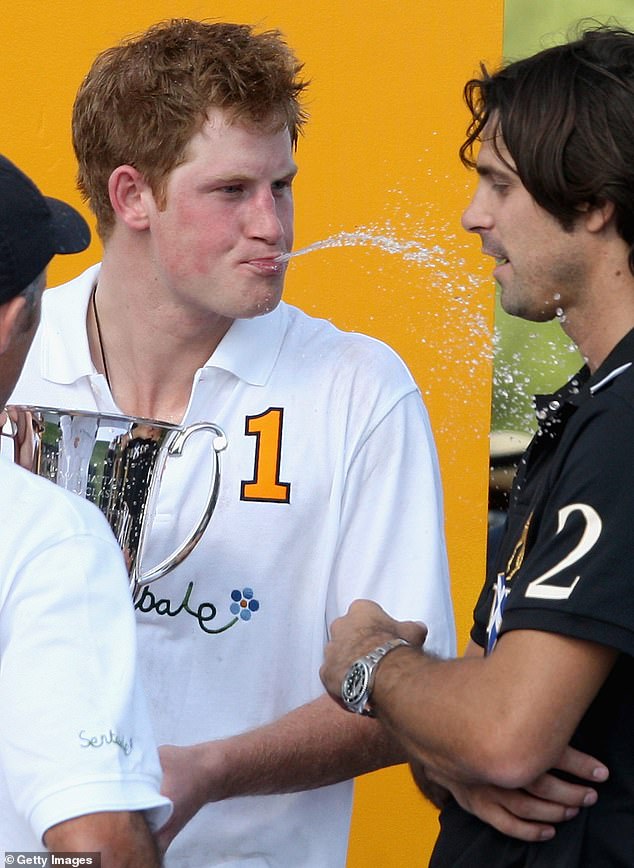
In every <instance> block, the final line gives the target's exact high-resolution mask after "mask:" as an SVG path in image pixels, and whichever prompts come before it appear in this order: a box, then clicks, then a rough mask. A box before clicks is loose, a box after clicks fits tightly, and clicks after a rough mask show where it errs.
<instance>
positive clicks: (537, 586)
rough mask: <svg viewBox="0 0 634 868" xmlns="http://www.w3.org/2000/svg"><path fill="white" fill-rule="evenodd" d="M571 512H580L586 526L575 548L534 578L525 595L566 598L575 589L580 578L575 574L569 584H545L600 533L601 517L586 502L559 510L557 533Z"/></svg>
mask: <svg viewBox="0 0 634 868" xmlns="http://www.w3.org/2000/svg"><path fill="white" fill-rule="evenodd" d="M573 512H580V513H581V514H582V516H583V518H584V520H585V523H586V526H585V529H584V531H583V535H582V537H581V539H580V540H579V542H578V544H577V545H576V546H575V548H574V549H573V550H572V551H571V552H570V554H568V555H566V557H565V558H562V560H560V561H559V563H558V564H555V566H554V567H552V568H551V569H550V570H548V572H546V573H544V574H543V575H542V576H540V577H539V578H538V579H534V580H533V581H532V582H531V583H530V585H529V586H528V588H527V589H526V596H527V597H531V598H532V599H537V600H567V599H568V598H569V597H570V595H571V594H572V592H573V591H574V589H575V585H576V584H577V582H578V581H579V579H580V576H577V577H576V578H575V579H574V580H573V581H572V583H571V584H570V585H547V584H545V583H546V582H547V581H548V579H550V578H552V577H553V576H556V575H557V573H560V572H561V571H562V570H565V569H566V568H567V567H570V566H572V565H573V564H574V563H576V562H577V561H578V560H580V559H581V558H582V557H583V556H584V555H585V554H587V553H588V552H589V551H590V549H591V548H592V547H593V546H594V544H595V543H596V541H597V540H598V539H599V537H600V535H601V528H602V524H601V518H600V517H599V514H598V513H597V511H596V510H595V509H593V508H592V507H591V506H588V504H587V503H572V504H570V506H565V507H564V508H563V509H560V510H559V526H558V528H557V533H561V531H562V530H563V528H564V526H565V524H566V522H567V521H568V516H569V515H571V514H572V513H573Z"/></svg>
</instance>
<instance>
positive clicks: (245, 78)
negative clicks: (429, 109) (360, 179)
mask: <svg viewBox="0 0 634 868" xmlns="http://www.w3.org/2000/svg"><path fill="white" fill-rule="evenodd" d="M300 69H301V65H300V64H299V63H298V61H297V59H296V58H295V56H294V55H293V53H292V52H291V50H290V49H289V47H288V46H287V45H286V43H285V42H284V40H283V39H282V37H281V35H280V34H279V33H278V32H276V31H272V32H264V33H258V32H256V31H255V30H253V28H251V27H248V26H246V25H238V24H224V23H204V22H197V21H191V20H176V21H169V22H166V23H163V24H159V25H156V26H154V27H152V28H150V29H149V30H148V31H147V32H146V33H143V34H141V35H140V36H137V37H134V38H132V39H129V40H126V41H125V42H123V43H122V44H121V45H118V46H115V47H114V48H112V49H110V50H108V51H106V52H105V53H104V54H102V55H101V56H100V57H98V58H97V60H96V61H95V63H94V65H93V67H92V69H91V70H90V71H89V73H88V75H87V76H86V79H85V81H84V82H83V84H82V85H81V87H80V90H79V93H78V95H77V100H76V104H75V108H74V112H73V135H74V144H75V149H76V153H77V157H78V161H79V180H80V186H81V188H82V190H83V191H84V193H85V194H86V196H87V197H88V198H89V200H90V204H91V207H92V208H93V209H94V211H95V213H96V215H97V221H98V227H99V232H100V234H101V236H102V239H103V242H104V256H103V262H102V264H101V265H100V266H97V267H94V268H92V269H90V270H89V271H88V272H86V273H85V274H84V275H82V276H80V277H79V278H78V279H77V280H75V281H72V282H71V283H70V284H67V285H66V286H64V287H59V288H58V289H54V290H52V291H50V292H48V293H47V297H46V299H45V304H44V311H43V326H42V328H41V329H40V332H39V333H38V336H37V337H36V342H35V344H34V350H33V352H32V353H31V355H30V357H29V360H28V362H27V367H26V372H25V375H24V377H23V379H22V380H21V382H20V384H19V385H18V388H17V390H16V393H15V400H16V403H45V404H49V405H50V404H53V405H56V406H59V407H68V406H71V407H73V408H76V409H79V410H81V409H85V410H94V409H99V410H103V411H106V412H107V411H114V412H116V411H123V412H124V413H127V414H130V415H134V416H144V417H149V418H151V419H152V418H154V419H160V420H166V421H177V422H179V423H180V422H183V423H194V422H197V421H205V420H207V421H212V422H215V423H218V424H219V425H220V426H221V427H222V428H223V430H224V431H225V432H226V434H227V442H228V446H227V449H226V452H225V453H223V465H222V474H221V475H222V479H221V484H220V493H219V499H218V505H217V507H216V510H215V513H214V516H213V518H212V520H211V523H210V525H209V528H208V529H207V531H206V532H205V535H204V537H203V538H202V540H201V541H200V542H199V544H198V546H197V548H196V549H195V550H194V551H193V552H192V553H191V554H190V555H189V557H188V558H187V559H186V560H185V561H184V562H183V564H182V565H180V566H178V567H176V569H175V570H174V571H172V572H171V573H170V574H169V575H168V576H166V577H165V578H164V579H161V580H160V581H158V582H156V583H154V584H152V585H149V586H146V587H145V588H143V589H142V590H141V592H140V593H139V594H138V595H137V598H136V601H135V602H136V609H137V614H138V623H139V630H140V633H139V646H140V660H141V666H142V670H143V675H144V681H145V684H146V686H147V689H148V692H149V695H150V703H151V712H152V717H153V722H154V727H155V732H156V735H157V737H158V739H159V742H160V743H161V744H163V745H164V746H163V747H162V748H161V760H162V763H163V768H164V772H165V783H164V791H165V792H166V793H167V794H168V795H170V796H171V797H172V798H173V800H174V803H175V811H174V816H173V819H172V820H171V821H170V823H169V825H168V826H167V827H166V828H165V829H164V830H163V831H162V833H161V837H160V840H161V844H162V846H163V847H166V846H167V845H168V844H169V843H170V841H171V839H172V838H174V836H175V835H177V833H178V832H179V831H180V829H182V828H183V826H185V825H186V824H187V825H186V828H184V830H183V832H182V833H181V834H178V835H177V837H175V839H174V842H173V844H172V845H171V846H170V847H169V850H168V851H167V854H166V859H167V864H168V865H170V866H172V865H179V866H183V868H185V866H186V868H207V866H208V865H211V864H214V865H224V866H245V868H246V866H249V868H259V866H262V868H264V866H270V865H276V866H280V868H287V866H293V868H300V866H305V868H325V866H328V868H338V866H339V868H342V866H344V865H345V861H346V851H347V839H348V827H349V821H350V809H351V800H352V782H351V780H350V779H351V778H352V777H353V776H355V775H358V774H361V773H363V772H366V771H369V770H372V769H376V768H379V767H381V766H383V765H387V764H390V763H394V762H400V761H402V760H403V759H404V753H403V751H402V748H401V747H400V746H399V745H397V744H396V743H395V742H394V741H393V739H392V738H391V737H389V736H388V735H387V734H386V732H385V730H384V729H383V727H382V726H381V725H380V724H378V723H377V722H376V721H371V720H363V719H356V720H355V719H354V718H352V717H351V716H350V715H347V714H346V713H345V712H343V711H342V710H341V709H340V708H339V707H338V706H337V705H335V704H334V703H333V702H332V701H331V700H330V698H329V697H328V696H327V695H326V694H325V693H324V690H323V687H322V685H321V683H320V681H319V673H318V669H319V662H320V660H321V657H322V654H323V648H324V645H325V642H326V640H327V638H328V633H327V625H328V623H329V622H330V621H332V620H333V618H334V617H336V616H337V615H339V614H343V612H345V611H346V609H347V607H348V605H349V603H350V602H351V601H352V600H353V599H354V598H355V597H359V596H364V597H369V598H371V599H376V600H377V601H378V602H380V603H381V604H382V605H384V606H386V607H387V608H389V609H390V611H392V612H395V613H399V614H400V615H402V616H405V613H406V612H409V611H415V612H416V613H417V617H420V618H424V619H426V620H428V622H429V624H430V641H431V643H432V645H433V647H434V649H435V650H436V651H437V652H438V653H439V654H444V655H448V654H451V653H452V650H453V618H452V611H451V600H450V594H449V585H448V581H447V567H446V556H445V551H444V532H443V516H442V504H441V491H440V478H439V473H438V465H437V459H436V454H435V448H434V443H433V438H432V434H431V428H430V425H429V420H428V417H427V414H426V411H425V408H424V406H423V403H422V400H421V396H420V393H419V390H418V388H417V386H416V384H415V383H414V381H413V379H412V377H411V375H410V374H409V372H408V371H407V370H406V368H405V366H404V365H403V363H402V362H401V360H400V359H399V358H398V357H397V356H396V355H395V354H394V353H393V352H392V350H390V349H389V348H388V347H386V346H385V345H384V344H382V343H380V342H379V341H375V340H372V339H370V338H368V337H365V336H363V335H357V334H345V333H343V332H340V331H339V330H338V329H336V328H335V327H334V326H332V325H331V324H330V323H327V322H325V321H322V320H318V319H315V318H312V317H309V316H307V315H305V314H304V313H303V312H301V311H299V310H297V309H296V308H294V307H292V306H290V305H287V304H284V303H282V302H280V297H281V294H282V288H283V283H284V275H285V270H286V263H285V262H283V261H282V260H281V259H280V255H283V254H285V253H287V252H289V251H290V249H291V247H292V243H293V194H292V183H293V178H294V176H295V173H296V165H295V161H294V159H293V152H294V148H295V145H296V142H297V138H298V135H299V132H300V130H301V128H302V125H303V122H304V120H305V114H304V110H303V108H302V107H301V104H300V101H299V97H300V95H301V94H302V92H303V90H304V88H305V83H304V82H303V81H302V80H301V78H300V77H299V73H300ZM201 439H202V438H201ZM205 448H206V444H205V443H201V444H200V452H199V453H198V452H197V449H196V448H195V445H194V447H193V451H189V453H188V454H185V455H183V456H181V457H180V458H179V459H178V461H175V462H173V463H172V464H171V465H168V466H167V467H166V469H165V473H164V475H163V478H162V484H161V490H160V496H159V503H158V511H157V516H156V519H155V522H154V525H153V529H152V534H151V536H150V543H149V547H148V565H149V562H150V561H152V560H153V562H154V563H157V562H158V561H159V560H160V559H161V558H162V557H164V556H165V555H166V554H167V553H168V552H169V551H170V550H173V549H174V548H175V543H176V542H177V541H180V539H182V538H183V537H184V536H185V533H186V532H187V530H188V529H189V528H191V527H193V526H194V525H195V522H196V520H197V517H198V515H199V513H200V510H201V509H202V494H203V491H202V489H203V488H206V479H205V475H206V473H207V462H206V460H205Z"/></svg>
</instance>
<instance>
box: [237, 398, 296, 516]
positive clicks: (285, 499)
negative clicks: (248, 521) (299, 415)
mask: <svg viewBox="0 0 634 868" xmlns="http://www.w3.org/2000/svg"><path fill="white" fill-rule="evenodd" d="M283 422H284V410H283V409H282V408H281V407H269V409H268V410H266V411H265V412H264V413H260V415H259V416H247V418H246V422H245V426H244V433H245V434H248V435H251V436H253V437H255V438H256V446H255V469H254V473H253V479H251V480H250V481H249V482H243V483H242V486H241V490H240V499H241V500H266V501H272V502H274V503H289V502H290V494H291V484H290V482H280V460H281V456H282V426H283Z"/></svg>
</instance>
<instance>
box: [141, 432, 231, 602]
mask: <svg viewBox="0 0 634 868" xmlns="http://www.w3.org/2000/svg"><path fill="white" fill-rule="evenodd" d="M198 431H211V432H212V434H213V435H214V437H213V440H212V444H211V445H212V460H213V463H214V467H213V479H212V480H211V485H210V486H209V492H208V495H207V503H206V505H205V509H204V511H203V513H202V515H201V517H200V520H199V521H198V524H197V525H196V526H195V527H194V529H193V530H192V531H191V532H190V534H189V536H187V538H186V539H185V541H184V542H183V543H182V544H181V545H180V546H179V547H178V548H177V549H176V550H175V551H174V552H172V554H171V555H168V557H166V558H164V560H162V561H161V562H160V563H159V564H157V565H156V566H155V567H152V569H150V570H147V572H145V573H140V571H139V568H138V565H139V564H140V563H141V558H140V557H138V558H137V559H136V562H135V565H134V567H133V569H132V571H131V574H130V587H131V589H132V591H133V593H136V591H137V590H138V589H139V588H140V587H141V586H142V585H149V584H150V582H155V581H156V580H157V579H160V578H162V577H163V576H164V575H165V574H166V573H169V571H170V570H172V569H174V567H175V566H177V565H178V564H180V562H181V561H183V560H184V559H185V558H186V557H187V555H188V554H189V553H190V552H191V551H192V549H193V548H194V547H195V546H196V544H197V543H198V541H199V539H200V538H201V536H202V535H203V533H204V532H205V529H206V527H207V525H208V524H209V519H210V518H211V516H212V513H213V511H214V509H215V507H216V502H217V500H218V492H219V490H220V453H221V452H222V451H223V449H226V447H227V438H226V436H225V433H224V431H223V430H222V429H221V428H219V427H218V426H217V425H213V424H212V423H211V422H195V423H194V424H193V425H188V426H187V428H183V429H182V430H180V431H178V432H177V433H176V434H175V436H174V438H173V439H172V441H171V442H170V444H169V446H168V450H167V457H168V458H169V457H170V456H171V455H176V456H180V455H181V454H182V452H183V447H184V446H185V443H186V442H187V440H188V438H189V437H190V435H191V434H194V433H196V432H198ZM145 530H146V528H145V526H144V532H143V537H144V538H145V535H146V533H145ZM147 530H148V532H149V527H148V528H147ZM144 542H145V539H143V540H142V542H141V546H140V549H141V550H142V549H143V543H144Z"/></svg>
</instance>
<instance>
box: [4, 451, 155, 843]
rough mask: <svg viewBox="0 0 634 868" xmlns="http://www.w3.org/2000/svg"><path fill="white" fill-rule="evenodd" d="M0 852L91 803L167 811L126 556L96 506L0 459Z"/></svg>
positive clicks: (95, 807)
mask: <svg viewBox="0 0 634 868" xmlns="http://www.w3.org/2000/svg"><path fill="white" fill-rule="evenodd" d="M0 489H1V490H2V510H3V512H4V515H3V519H2V522H1V523H0V708H1V709H2V712H1V713H0V853H3V851H6V850H28V851H41V850H42V849H43V846H42V835H43V834H44V832H45V831H46V829H48V828H49V827H50V826H52V825H55V824H57V823H59V822H61V821H63V820H68V819H71V818H73V817H76V816H79V815H83V814H88V813H94V812H97V811H138V810H145V811H147V812H148V813H147V817H148V819H149V821H150V823H151V824H153V825H154V826H157V825H161V824H162V823H163V822H165V820H166V819H167V817H168V816H169V811H170V806H169V802H168V801H167V800H166V799H165V798H163V797H162V796H160V795H159V786H160V776H161V775H160V765H159V762H158V755H157V752H156V748H155V744H154V741H153V738H152V735H151V731H150V725H149V721H148V717H147V711H146V705H145V701H144V697H143V696H142V694H141V692H140V689H139V686H138V683H137V680H136V665H135V651H136V648H135V628H134V617H133V613H132V606H131V604H130V598H129V592H128V588H127V576H126V573H125V567H124V565H123V559H122V557H121V553H120V551H119V549H118V546H117V545H116V543H115V541H114V538H113V536H112V534H111V533H110V529H109V528H108V525H107V523H106V521H105V519H104V518H103V516H102V515H101V513H100V512H99V510H98V509H97V508H96V507H93V506H92V505H91V504H88V503H86V502H85V501H84V500H82V499H81V498H79V497H76V496H75V495H71V494H67V493H66V492H65V491H62V489H60V488H58V487H57V486H55V485H53V484H51V483H49V482H46V481H44V480H43V479H39V478H38V477H36V476H34V475H33V474H31V473H28V472H27V471H25V470H22V468H20V467H17V466H16V465H14V464H13V463H12V462H10V461H8V460H7V459H6V458H2V457H0Z"/></svg>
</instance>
